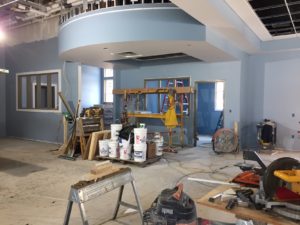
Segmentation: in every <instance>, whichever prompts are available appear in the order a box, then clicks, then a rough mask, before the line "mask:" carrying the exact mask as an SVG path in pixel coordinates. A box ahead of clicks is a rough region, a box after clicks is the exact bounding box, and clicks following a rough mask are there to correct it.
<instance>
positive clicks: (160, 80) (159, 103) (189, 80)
mask: <svg viewBox="0 0 300 225" xmlns="http://www.w3.org/2000/svg"><path fill="white" fill-rule="evenodd" d="M182 79H188V82H189V86H184V87H190V86H191V77H189V76H186V77H185V76H179V77H163V78H159V77H158V78H149V79H144V88H147V87H146V83H147V81H158V83H159V87H158V88H164V87H161V85H162V81H165V80H182ZM156 95H157V97H158V100H157V104H158V109H159V110H160V108H161V98H160V95H163V94H156ZM188 95H189V105H188V114H185V113H184V114H183V115H184V116H186V117H188V116H189V115H190V114H191V112H190V109H191V103H190V101H191V95H190V94H188ZM146 107H147V98H145V104H144V109H145V110H147V108H146ZM158 113H160V112H158Z"/></svg>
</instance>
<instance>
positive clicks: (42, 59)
mask: <svg viewBox="0 0 300 225" xmlns="http://www.w3.org/2000/svg"><path fill="white" fill-rule="evenodd" d="M5 63H6V67H7V68H8V69H9V70H10V74H9V76H7V79H6V87H7V88H6V96H7V98H6V99H7V102H6V115H7V117H6V127H7V136H15V137H21V138H27V139H34V140H43V141H50V142H61V141H62V123H61V120H62V115H61V113H60V112H58V113H49V112H47V113H44V112H21V111H16V73H21V72H32V71H42V70H52V69H61V70H62V92H63V94H64V95H65V96H66V99H67V101H72V102H73V103H74V105H76V103H77V99H78V96H77V95H78V93H77V92H78V91H77V89H78V78H77V72H78V70H77V67H78V64H77V63H71V62H66V63H63V62H62V61H61V60H60V59H59V58H58V44H57V38H53V39H49V40H46V41H39V42H33V43H29V44H21V45H18V46H14V47H8V48H6V62H5ZM63 111H65V110H64V107H63Z"/></svg>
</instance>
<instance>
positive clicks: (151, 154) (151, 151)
mask: <svg viewBox="0 0 300 225" xmlns="http://www.w3.org/2000/svg"><path fill="white" fill-rule="evenodd" d="M155 157H156V145H155V143H154V142H153V141H148V142H147V159H153V158H155Z"/></svg>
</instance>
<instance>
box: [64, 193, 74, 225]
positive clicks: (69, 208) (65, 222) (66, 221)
mask: <svg viewBox="0 0 300 225" xmlns="http://www.w3.org/2000/svg"><path fill="white" fill-rule="evenodd" d="M72 206H73V201H72V190H71V191H70V194H69V202H68V206H67V211H66V215H65V220H64V225H68V224H69V220H70V216H71V212H72Z"/></svg>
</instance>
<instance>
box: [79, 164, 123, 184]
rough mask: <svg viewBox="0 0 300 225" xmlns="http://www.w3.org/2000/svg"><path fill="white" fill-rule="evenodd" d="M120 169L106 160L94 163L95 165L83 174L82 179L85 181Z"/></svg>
mask: <svg viewBox="0 0 300 225" xmlns="http://www.w3.org/2000/svg"><path fill="white" fill-rule="evenodd" d="M121 169H122V168H121V167H117V166H115V165H113V164H112V163H111V162H110V161H108V160H107V161H104V162H101V163H97V164H95V166H94V167H93V168H92V169H91V171H90V172H89V173H88V174H86V175H85V176H84V179H83V180H85V181H92V180H97V179H99V178H101V177H104V176H107V175H109V174H112V173H115V172H118V171H119V170H121Z"/></svg>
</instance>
